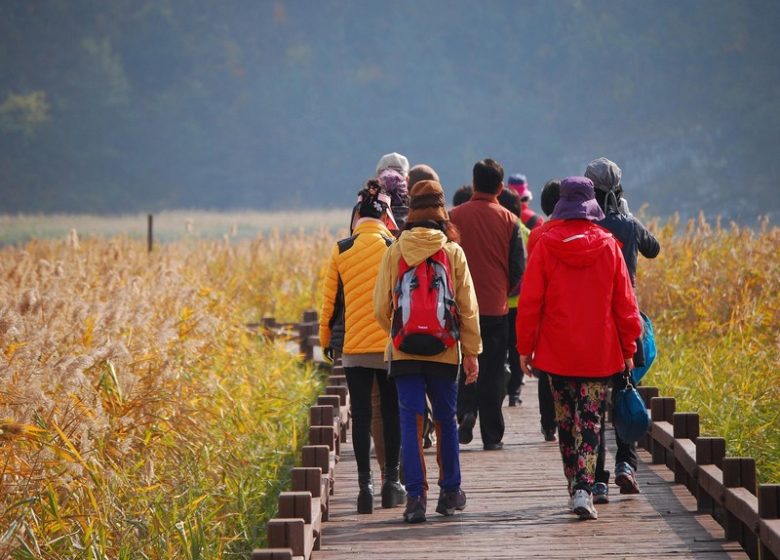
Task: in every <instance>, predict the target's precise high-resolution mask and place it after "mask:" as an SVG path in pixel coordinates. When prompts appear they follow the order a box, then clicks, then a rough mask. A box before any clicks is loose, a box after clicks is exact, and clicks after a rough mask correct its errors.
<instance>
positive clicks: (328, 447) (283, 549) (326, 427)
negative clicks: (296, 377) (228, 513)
mask: <svg viewBox="0 0 780 560" xmlns="http://www.w3.org/2000/svg"><path fill="white" fill-rule="evenodd" d="M252 326H253V327H255V328H258V330H260V329H262V332H263V334H264V335H265V336H267V337H269V338H274V337H283V338H285V339H290V340H292V339H297V341H298V345H299V346H298V347H299V348H300V353H301V355H302V356H303V357H304V358H305V359H307V360H310V361H311V360H313V358H314V346H315V345H316V344H317V343H318V340H317V337H316V333H317V314H316V312H306V313H304V316H303V321H302V322H301V323H297V324H280V323H277V322H276V321H275V320H274V319H272V318H265V319H263V322H262V324H261V325H252ZM341 373H342V372H341V371H340V370H339V368H333V370H332V371H331V374H330V375H329V377H328V386H327V387H325V394H324V395H320V396H318V397H317V401H316V404H314V405H313V406H312V407H311V408H310V410H309V437H308V445H305V446H304V447H303V448H302V450H301V461H300V466H299V467H295V468H293V469H292V472H291V477H290V478H291V485H292V488H291V491H288V492H281V493H280V494H279V501H278V511H277V516H276V517H275V518H273V519H271V520H270V521H269V522H268V527H267V537H268V539H267V541H268V548H266V549H258V550H255V551H253V552H252V560H292V559H300V558H303V559H309V558H311V555H312V552H313V551H315V550H319V548H320V544H321V542H322V524H323V522H325V521H327V520H328V510H329V497H330V496H331V495H332V494H333V492H334V490H335V487H336V478H335V470H336V466H337V464H338V461H339V456H340V454H341V444H342V443H344V442H346V441H347V429H348V428H349V393H348V391H347V383H346V378H345V377H344V376H343V375H341Z"/></svg>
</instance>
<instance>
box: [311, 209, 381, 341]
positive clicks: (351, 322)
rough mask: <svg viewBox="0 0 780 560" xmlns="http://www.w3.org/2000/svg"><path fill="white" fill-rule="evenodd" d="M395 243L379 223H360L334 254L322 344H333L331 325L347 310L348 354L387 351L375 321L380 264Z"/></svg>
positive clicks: (328, 277)
mask: <svg viewBox="0 0 780 560" xmlns="http://www.w3.org/2000/svg"><path fill="white" fill-rule="evenodd" d="M393 241H394V238H393V234H391V233H390V230H388V229H387V228H386V227H385V225H384V224H383V223H382V222H380V221H379V220H375V219H372V218H364V219H362V220H360V221H359V222H358V224H357V226H356V227H355V230H354V231H353V234H352V236H350V237H347V238H346V239H342V240H341V241H339V242H338V243H336V246H335V247H333V251H332V252H331V254H330V262H329V263H328V273H327V275H326V277H325V285H324V289H323V297H322V312H321V313H320V345H321V346H322V347H323V348H325V347H327V346H329V345H330V337H331V334H332V331H331V326H332V325H333V321H334V319H335V317H336V315H337V314H338V313H339V312H340V310H339V309H338V305H339V304H340V303H339V304H337V302H343V305H344V307H345V310H346V313H345V321H344V325H345V334H344V349H343V352H344V354H368V353H372V352H384V350H385V344H386V343H387V333H385V331H383V330H382V327H380V326H379V323H377V322H376V319H374V307H373V295H374V283H375V282H376V277H377V274H378V273H379V265H380V263H381V262H382V258H383V257H384V255H385V252H387V247H388V246H389V245H390V244H391V243H392V242H393Z"/></svg>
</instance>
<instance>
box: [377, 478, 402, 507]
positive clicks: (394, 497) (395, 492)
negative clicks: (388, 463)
mask: <svg viewBox="0 0 780 560" xmlns="http://www.w3.org/2000/svg"><path fill="white" fill-rule="evenodd" d="M405 498H406V489H405V488H404V487H403V485H402V484H401V483H400V482H398V481H397V480H385V481H384V482H383V483H382V507H383V508H391V507H395V506H398V505H401V504H402V503H403V502H404V499H405Z"/></svg>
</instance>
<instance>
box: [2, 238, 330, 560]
mask: <svg viewBox="0 0 780 560" xmlns="http://www.w3.org/2000/svg"><path fill="white" fill-rule="evenodd" d="M322 238H323V241H321V242H317V241H315V240H313V239H311V238H304V237H302V236H300V235H298V236H286V237H280V236H277V235H272V236H269V237H266V238H259V239H255V240H253V241H244V242H241V243H237V244H229V243H226V242H224V241H218V242H206V241H200V242H177V243H171V244H167V245H165V246H162V247H161V248H159V249H158V250H157V251H155V252H154V253H152V254H151V255H150V254H147V253H146V251H145V246H144V244H143V243H142V242H138V241H132V240H129V239H126V238H115V239H112V240H109V241H106V240H98V239H93V240H87V241H83V240H82V241H81V242H79V241H78V240H77V239H75V238H72V239H71V240H70V241H69V242H64V241H36V242H31V243H29V244H27V245H26V246H24V247H22V248H12V247H6V248H5V249H2V250H0V277H1V278H2V283H1V284H0V302H2V304H0V388H1V389H0V449H1V450H2V451H1V452H0V558H2V557H5V556H7V555H8V554H13V557H15V558H57V559H60V558H61V559H66V558H67V559H72V558H214V557H223V556H224V557H245V555H246V552H247V551H248V550H249V549H250V548H251V547H252V546H254V545H257V544H260V543H261V542H262V539H263V538H264V533H265V531H264V522H265V519H267V517H268V516H269V514H271V513H272V511H271V510H272V509H273V505H274V504H273V502H274V501H275V496H276V494H277V492H278V489H279V484H281V483H283V482H284V481H285V473H286V471H287V469H286V466H288V465H289V462H290V460H291V457H292V456H293V453H294V450H295V449H296V448H297V447H298V442H299V441H300V435H301V433H302V430H304V429H305V428H306V426H305V422H306V411H307V409H308V405H309V404H310V403H311V401H312V399H313V398H314V396H315V395H316V394H317V391H318V389H319V385H320V384H319V380H318V379H317V377H316V376H315V374H314V372H313V371H312V370H311V368H309V367H306V366H304V365H303V364H301V363H300V362H299V361H298V360H297V359H295V358H293V357H291V356H290V355H289V354H288V353H287V352H286V351H285V350H284V348H283V345H282V344H281V343H278V344H271V343H268V342H264V341H262V340H258V339H257V337H255V336H253V335H251V334H250V333H249V332H248V331H247V330H246V329H245V327H244V324H245V323H246V322H247V320H249V319H257V318H258V317H259V316H262V315H263V314H272V315H274V316H276V317H279V318H282V319H295V318H297V317H300V313H301V311H302V310H303V309H304V308H308V307H311V306H312V304H313V302H314V294H315V293H316V286H317V285H318V275H319V269H318V266H317V262H316V261H315V260H313V259H312V258H311V254H315V255H316V254H318V253H319V252H324V247H323V244H325V243H326V241H325V240H326V239H327V237H326V236H323V237H322Z"/></svg>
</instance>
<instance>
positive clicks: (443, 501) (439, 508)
mask: <svg viewBox="0 0 780 560" xmlns="http://www.w3.org/2000/svg"><path fill="white" fill-rule="evenodd" d="M465 507H466V493H465V492H464V491H463V490H461V489H460V488H458V489H457V490H450V491H444V490H442V491H441V492H439V503H438V504H436V513H440V514H442V515H444V516H447V517H449V516H450V515H455V510H458V511H463V510H464V509H465Z"/></svg>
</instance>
